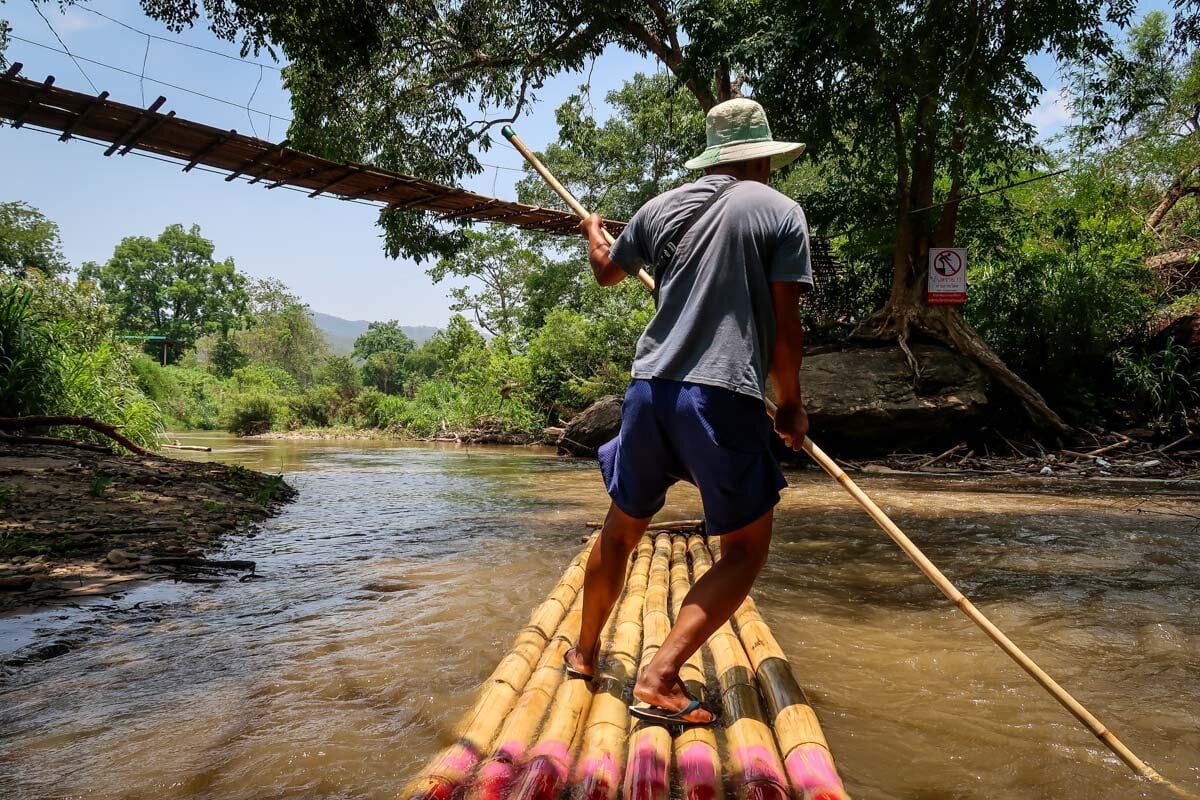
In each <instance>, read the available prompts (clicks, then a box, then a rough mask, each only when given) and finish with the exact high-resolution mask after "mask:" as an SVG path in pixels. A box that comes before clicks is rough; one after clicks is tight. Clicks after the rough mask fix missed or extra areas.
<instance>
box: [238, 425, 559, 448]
mask: <svg viewBox="0 0 1200 800" xmlns="http://www.w3.org/2000/svg"><path fill="white" fill-rule="evenodd" d="M551 430H555V429H551ZM241 438H243V439H265V440H274V441H296V442H315V441H335V440H339V439H351V440H360V441H391V442H458V443H461V444H501V445H547V444H554V443H555V441H556V439H555V438H554V437H551V436H548V435H542V436H534V435H531V434H528V433H520V432H516V433H514V432H508V431H499V430H487V429H473V430H466V431H446V432H445V433H442V434H439V435H437V436H413V435H412V434H410V433H407V432H406V431H404V430H403V429H401V428H350V427H340V426H339V427H328V428H297V429H296V430H291V431H266V432H265V433H256V434H252V435H250V436H243V437H241Z"/></svg>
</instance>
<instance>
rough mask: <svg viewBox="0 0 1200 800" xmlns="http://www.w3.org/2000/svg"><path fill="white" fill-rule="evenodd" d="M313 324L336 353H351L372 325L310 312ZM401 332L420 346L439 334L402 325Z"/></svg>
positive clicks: (413, 326) (431, 330) (417, 326)
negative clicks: (358, 339)
mask: <svg viewBox="0 0 1200 800" xmlns="http://www.w3.org/2000/svg"><path fill="white" fill-rule="evenodd" d="M309 313H310V314H311V315H312V318H313V322H315V323H317V327H318V328H320V329H321V333H323V334H325V341H327V342H329V346H330V347H331V348H332V349H333V352H335V353H349V352H350V351H351V350H353V349H354V340H355V339H357V338H358V337H359V336H362V335H363V334H364V333H366V332H367V326H368V325H369V324H370V323H369V322H367V321H366V320H364V319H342V318H341V317H335V316H333V315H332V314H322V313H321V312H320V311H310V312H309ZM400 330H402V331H404V332H405V333H406V334H408V336H409V338H411V339H412V340H413V341H414V342H416V343H417V345H418V346H420V345H421V344H422V343H424V342H425V340H426V339H428V338H429V337H430V336H433V334H435V333H437V330H438V329H437V328H434V327H432V326H430V325H401V326H400Z"/></svg>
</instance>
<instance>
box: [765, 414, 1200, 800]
mask: <svg viewBox="0 0 1200 800" xmlns="http://www.w3.org/2000/svg"><path fill="white" fill-rule="evenodd" d="M770 408H771V407H770V405H768V412H769V411H770ZM804 451H805V452H806V453H808V454H809V455H810V456H812V458H813V460H814V461H816V462H817V464H819V465H820V466H821V469H823V470H825V472H827V473H829V475H830V477H832V478H833V479H834V480H836V481H837V482H838V483H840V484H841V485H842V488H843V489H845V490H846V491H847V492H848V493H849V494H850V496H851V497H853V498H854V499H855V501H857V502H858V504H859V505H860V506H862V508H863V510H864V511H866V512H867V514H868V515H870V517H871V519H873V520H875V524H876V525H878V526H879V527H880V528H882V529H883V531H884V533H886V534H887V535H888V536H890V537H891V538H892V541H894V542H895V543H896V544H897V545H899V546H900V549H901V550H903V551H904V554H905V555H906V556H908V557H909V559H910V560H911V561H912V562H913V563H914V564H916V565H917V569H919V570H921V572H922V573H923V574H924V575H925V577H926V578H928V579H929V580H930V582H932V583H933V585H934V586H936V587H937V588H938V590H939V591H940V592H941V593H942V594H944V595H945V596H946V598H947V599H949V600H950V602H952V603H954V605H955V606H957V607H958V610H959V611H961V612H962V613H963V614H965V615H966V616H967V617H968V618H969V619H970V620H971V621H972V622H974V623H975V624H976V625H977V626H978V627H979V628H980V629H981V630H982V631H983V632H984V633H985V634H987V636H988V638H989V639H991V640H992V641H993V642H995V643H996V644H997V645H999V646H1000V649H1001V650H1003V651H1004V652H1005V653H1007V654H1008V656H1009V657H1010V658H1011V659H1012V660H1013V661H1015V662H1017V664H1018V665H1019V666H1020V667H1021V669H1023V670H1025V671H1026V672H1027V673H1029V675H1030V677H1032V678H1033V679H1034V680H1035V681H1037V682H1038V684H1040V685H1041V687H1042V688H1043V689H1045V690H1046V691H1048V692H1049V693H1050V694H1051V695H1053V696H1054V699H1055V700H1057V701H1058V702H1059V703H1060V704H1061V705H1062V706H1063V707H1064V708H1065V709H1067V711H1069V712H1071V714H1072V715H1073V716H1074V717H1075V719H1077V720H1079V721H1080V722H1081V723H1083V725H1084V726H1085V727H1086V728H1087V729H1088V730H1090V731H1091V732H1092V733H1093V734H1094V735H1095V736H1096V738H1097V739H1099V740H1100V741H1101V742H1102V743H1103V744H1104V746H1105V747H1107V748H1108V749H1109V750H1110V751H1112V753H1113V754H1114V755H1116V756H1117V758H1119V759H1121V761H1123V762H1124V763H1125V765H1126V766H1127V767H1129V769H1131V770H1133V771H1134V772H1136V773H1137V774H1138V775H1141V776H1142V777H1143V778H1147V779H1148V780H1150V781H1152V782H1154V783H1157V784H1159V785H1161V786H1165V787H1166V788H1168V789H1170V790H1171V791H1172V792H1174V793H1175V794H1176V795H1178V796H1179V797H1186V798H1190V800H1200V795H1196V794H1194V793H1193V792H1190V791H1188V790H1186V789H1184V788H1182V787H1179V786H1176V785H1175V784H1174V783H1172V782H1171V781H1169V780H1167V779H1166V778H1164V777H1163V776H1162V775H1160V774H1159V773H1158V772H1157V771H1156V770H1155V769H1154V768H1153V767H1151V766H1150V765H1149V764H1147V763H1146V762H1144V761H1142V760H1141V759H1140V758H1138V757H1137V756H1136V755H1135V754H1134V753H1133V751H1132V750H1130V749H1129V748H1128V747H1126V746H1125V743H1124V742H1122V741H1121V740H1120V739H1118V738H1117V736H1116V734H1114V733H1113V732H1112V731H1110V730H1109V729H1108V728H1106V727H1105V726H1104V724H1103V723H1102V722H1100V720H1099V719H1097V718H1096V717H1095V716H1094V715H1093V714H1092V713H1091V712H1090V711H1088V710H1087V709H1086V708H1085V707H1084V706H1083V704H1082V703H1080V702H1079V701H1078V700H1076V699H1075V698H1074V697H1072V696H1071V694H1070V693H1069V692H1068V691H1067V690H1066V689H1064V688H1063V687H1062V686H1060V685H1059V684H1058V682H1057V681H1055V680H1054V678H1052V677H1050V675H1049V674H1048V673H1047V672H1046V671H1045V670H1043V669H1042V668H1041V667H1039V666H1038V665H1037V662H1035V661H1034V660H1033V659H1032V658H1030V657H1029V656H1027V655H1026V654H1025V651H1023V650H1022V649H1021V648H1020V647H1017V645H1016V643H1014V642H1013V641H1012V640H1011V639H1009V638H1008V637H1007V636H1006V635H1005V634H1004V631H1002V630H1000V629H999V628H997V627H996V626H995V625H994V624H993V623H992V621H991V620H990V619H988V618H987V616H985V615H984V613H983V612H982V611H980V610H979V609H978V608H976V607H975V605H974V604H973V603H972V602H971V601H970V600H969V599H968V598H967V597H966V595H964V594H963V593H962V592H960V591H959V590H958V587H957V586H955V585H954V584H953V583H952V582H951V581H950V579H949V578H947V577H946V576H945V575H944V574H943V573H942V571H941V570H940V569H938V568H937V567H936V566H935V565H934V564H933V562H932V561H930V560H929V559H928V558H927V557H926V555H925V554H924V553H923V552H921V548H919V547H917V546H916V545H915V544H914V543H913V541H912V540H911V539H909V538H908V536H906V535H905V533H904V531H902V530H900V527H899V526H898V525H896V523H894V522H892V520H891V518H890V517H888V515H887V514H885V513H884V512H883V509H881V508H880V507H879V506H877V505H875V502H874V501H873V500H871V498H870V497H868V496H867V494H866V492H864V491H863V490H862V489H860V488H858V484H856V483H855V482H854V481H853V480H851V479H850V476H849V475H847V474H846V473H845V471H843V470H842V468H841V467H839V466H838V465H837V464H836V463H835V462H834V461H833V459H831V458H830V457H829V456H827V455H826V454H825V452H824V451H823V450H822V449H821V448H819V447H817V446H816V445H815V444H813V442H812V440H811V439H809V438H808V437H805V439H804Z"/></svg>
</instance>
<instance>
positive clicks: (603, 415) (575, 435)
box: [558, 395, 624, 456]
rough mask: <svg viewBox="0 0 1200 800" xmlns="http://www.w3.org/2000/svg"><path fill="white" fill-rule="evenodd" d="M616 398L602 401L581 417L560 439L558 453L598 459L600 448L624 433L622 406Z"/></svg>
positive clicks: (597, 402)
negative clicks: (597, 454) (619, 433)
mask: <svg viewBox="0 0 1200 800" xmlns="http://www.w3.org/2000/svg"><path fill="white" fill-rule="evenodd" d="M623 402H624V400H623V399H622V398H620V397H617V396H616V395H609V396H608V397H602V398H600V399H599V400H597V401H596V402H595V403H592V404H591V405H590V406H588V407H587V408H586V409H584V410H583V411H581V412H580V413H579V414H577V415H576V416H575V417H574V418H573V419H572V420H571V421H570V422H569V423H567V428H566V430H564V431H563V433H562V436H560V437H559V439H558V451H559V452H560V453H566V454H567V455H572V456H594V455H596V451H597V450H599V449H600V445H602V444H604V443H605V442H607V441H608V440H609V439H611V438H613V437H614V436H616V435H617V432H618V431H620V430H621V404H622V403H623Z"/></svg>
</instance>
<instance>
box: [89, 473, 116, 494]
mask: <svg viewBox="0 0 1200 800" xmlns="http://www.w3.org/2000/svg"><path fill="white" fill-rule="evenodd" d="M111 485H112V476H111V475H108V474H106V473H104V472H103V471H97V472H96V473H95V474H94V475H92V484H91V486H90V487H89V488H88V494H90V495H91V496H92V497H104V493H105V492H107V491H108V487H109V486H111Z"/></svg>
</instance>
